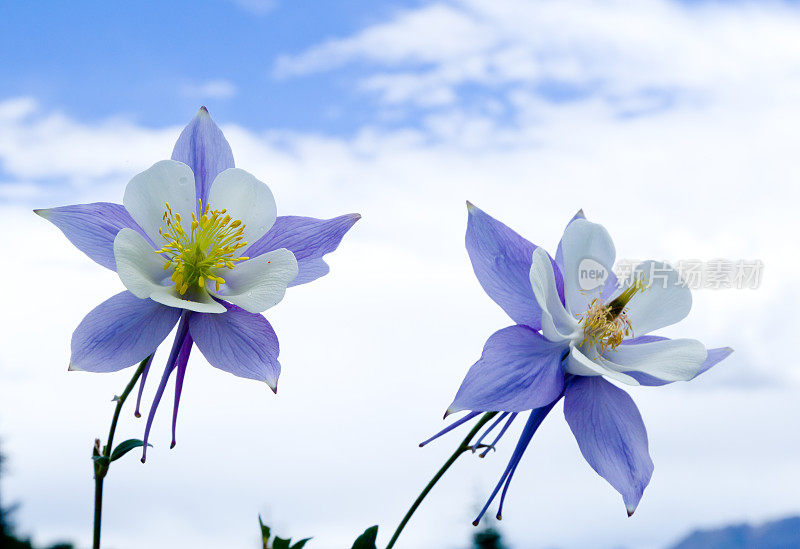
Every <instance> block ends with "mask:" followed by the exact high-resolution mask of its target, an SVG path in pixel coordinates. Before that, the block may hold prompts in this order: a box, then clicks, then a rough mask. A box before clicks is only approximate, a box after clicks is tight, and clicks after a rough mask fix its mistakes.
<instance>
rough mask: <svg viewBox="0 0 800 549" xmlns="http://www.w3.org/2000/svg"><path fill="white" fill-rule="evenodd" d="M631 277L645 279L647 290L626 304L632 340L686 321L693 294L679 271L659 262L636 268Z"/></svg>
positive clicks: (645, 263)
mask: <svg viewBox="0 0 800 549" xmlns="http://www.w3.org/2000/svg"><path fill="white" fill-rule="evenodd" d="M634 276H644V278H645V281H646V282H647V283H648V284H649V288H647V289H645V290H644V291H642V292H639V293H638V294H636V295H635V296H633V298H632V299H631V300H630V302H629V303H628V307H627V309H626V310H627V313H628V319H629V320H630V321H631V327H632V328H633V334H634V336H635V337H638V336H642V335H645V334H647V333H649V332H652V331H653V330H657V329H659V328H663V327H665V326H670V325H671V324H675V323H676V322H679V321H680V320H683V319H684V318H686V315H688V314H689V311H690V310H691V308H692V292H691V291H690V290H689V288H688V287H687V286H686V285H685V284H684V283H683V281H682V280H681V277H680V274H678V271H676V270H675V269H673V268H672V267H670V266H669V265H667V264H666V263H660V262H658V261H645V262H644V263H641V264H640V265H638V266H637V267H636V269H635V271H634Z"/></svg>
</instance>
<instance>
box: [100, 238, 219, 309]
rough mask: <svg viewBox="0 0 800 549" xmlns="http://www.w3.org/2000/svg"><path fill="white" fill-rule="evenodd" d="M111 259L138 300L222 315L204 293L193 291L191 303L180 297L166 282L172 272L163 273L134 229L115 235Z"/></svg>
mask: <svg viewBox="0 0 800 549" xmlns="http://www.w3.org/2000/svg"><path fill="white" fill-rule="evenodd" d="M114 258H115V259H116V262H117V274H119V278H120V280H122V283H123V284H124V285H125V287H126V288H127V289H128V290H129V291H130V292H131V293H132V294H133V295H135V296H136V297H138V298H141V299H146V298H150V299H152V300H153V301H157V302H158V303H161V304H163V305H167V306H168V307H178V308H181V309H188V310H190V311H197V312H200V313H224V312H225V311H226V310H227V309H225V306H224V305H222V304H220V303H217V302H216V301H214V299H213V298H212V297H211V296H210V295H208V292H206V291H205V290H203V291H198V292H196V294H195V295H193V296H192V298H193V300H189V299H184V298H183V297H181V296H180V295H179V294H178V292H177V291H176V290H175V287H174V286H173V285H172V282H171V281H170V280H169V277H170V276H171V275H172V269H169V270H167V271H165V270H164V263H165V261H164V259H163V258H162V257H161V256H160V255H158V254H157V253H155V250H153V247H152V246H151V245H150V243H149V242H147V240H145V238H144V237H143V236H142V235H140V234H139V233H138V232H136V231H134V230H133V229H122V230H121V231H120V232H119V233H118V234H117V237H116V238H115V239H114Z"/></svg>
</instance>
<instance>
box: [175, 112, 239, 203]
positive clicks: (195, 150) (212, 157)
mask: <svg viewBox="0 0 800 549" xmlns="http://www.w3.org/2000/svg"><path fill="white" fill-rule="evenodd" d="M172 160H177V161H178V162H183V163H184V164H186V165H188V166H189V167H190V168H191V169H192V172H193V173H194V187H195V192H196V193H197V198H199V199H202V200H203V203H204V204H205V202H206V199H207V198H208V190H209V189H210V188H211V184H212V183H213V182H214V179H215V178H216V177H217V176H218V175H219V174H220V173H222V172H223V171H225V170H227V169H228V168H233V167H234V163H233V151H231V146H230V145H229V144H228V141H227V140H226V139H225V136H224V135H223V134H222V130H220V129H219V127H218V126H217V125H216V124H215V123H214V121H213V120H212V119H211V115H209V114H208V110H207V109H206V108H205V107H200V110H199V111H197V114H196V115H195V117H194V118H193V119H192V121H191V122H189V124H188V125H187V126H186V127H185V128H184V129H183V131H182V132H181V135H180V137H178V141H177V142H176V143H175V148H174V149H173V151H172ZM215 206H216V204H215Z"/></svg>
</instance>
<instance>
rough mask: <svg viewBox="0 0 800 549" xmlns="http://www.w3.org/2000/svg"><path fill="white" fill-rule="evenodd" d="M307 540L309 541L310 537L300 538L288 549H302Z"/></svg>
mask: <svg viewBox="0 0 800 549" xmlns="http://www.w3.org/2000/svg"><path fill="white" fill-rule="evenodd" d="M309 541H311V538H306V539H301V540H300V541H298V542H297V543H295V544H294V545H292V546H291V547H290V548H289V549H303V547H305V546H306V543H308V542H309Z"/></svg>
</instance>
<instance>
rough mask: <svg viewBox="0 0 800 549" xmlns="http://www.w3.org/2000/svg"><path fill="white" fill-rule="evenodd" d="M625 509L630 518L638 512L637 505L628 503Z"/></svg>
mask: <svg viewBox="0 0 800 549" xmlns="http://www.w3.org/2000/svg"><path fill="white" fill-rule="evenodd" d="M625 511H626V512H627V513H628V518H630V517H632V516H633V514H634V513H635V512H636V505H626V506H625Z"/></svg>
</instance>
